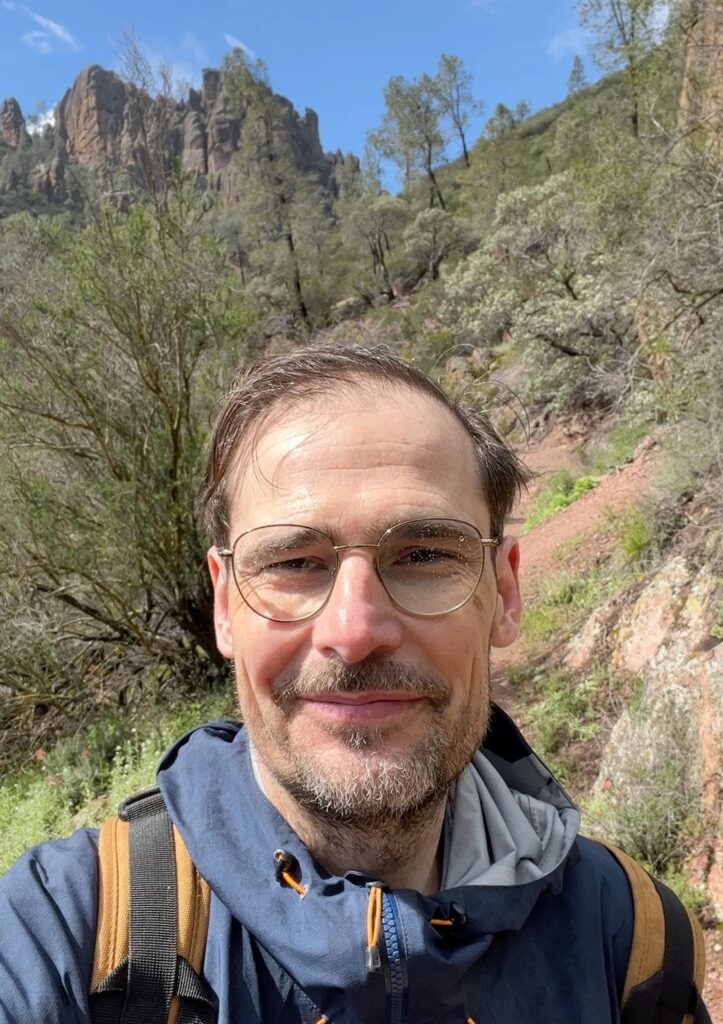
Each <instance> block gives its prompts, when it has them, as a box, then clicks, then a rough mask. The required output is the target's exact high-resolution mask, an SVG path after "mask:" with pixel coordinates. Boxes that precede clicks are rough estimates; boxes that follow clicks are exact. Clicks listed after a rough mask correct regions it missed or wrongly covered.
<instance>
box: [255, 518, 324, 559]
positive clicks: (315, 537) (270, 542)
mask: <svg viewBox="0 0 723 1024" xmlns="http://www.w3.org/2000/svg"><path fill="white" fill-rule="evenodd" d="M271 525H276V524H271ZM285 525H286V524H285V523H279V524H278V526H277V529H279V530H282V529H283V528H284V526H285ZM264 529H268V527H260V528H259V529H258V530H250V531H249V534H248V536H249V539H250V540H251V542H252V543H253V542H254V541H255V542H256V543H255V544H254V550H255V551H257V552H262V553H268V554H274V553H276V552H280V551H290V550H292V549H293V548H298V547H303V546H304V545H305V544H312V543H314V542H316V543H318V542H319V533H320V532H322V533H323V532H325V531H323V530H322V531H319V530H318V529H316V528H314V527H311V526H296V525H295V524H293V523H290V524H289V527H288V532H284V533H281V532H279V533H278V534H277V535H275V536H271V537H269V536H267V537H264V536H263V534H262V531H263V530H264ZM254 533H258V534H259V536H258V537H256V538H254V536H253V534H254Z"/></svg>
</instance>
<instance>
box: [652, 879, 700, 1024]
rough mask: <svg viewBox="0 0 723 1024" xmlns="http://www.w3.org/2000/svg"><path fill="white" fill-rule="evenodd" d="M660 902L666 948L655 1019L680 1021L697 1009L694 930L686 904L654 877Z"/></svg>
mask: <svg viewBox="0 0 723 1024" xmlns="http://www.w3.org/2000/svg"><path fill="white" fill-rule="evenodd" d="M653 881H654V883H655V888H656V889H657V891H658V895H659V896H660V902H661V903H662V904H663V915H664V917H665V951H664V953H663V970H662V975H663V977H662V983H661V987H660V1001H659V1005H658V1015H657V1018H656V1020H657V1021H659V1022H660V1024H682V1021H683V1018H684V1017H685V1015H686V1014H688V1013H690V1014H692V1013H694V1012H695V1008H696V990H695V980H694V979H695V948H694V945H693V929H692V927H691V923H690V919H689V918H688V914H687V913H686V910H685V907H684V906H683V904H682V903H681V902H680V900H679V899H678V897H677V896H676V895H675V894H674V893H673V892H671V890H670V889H669V888H668V886H667V885H664V884H663V883H662V882H659V881H658V880H657V879H653Z"/></svg>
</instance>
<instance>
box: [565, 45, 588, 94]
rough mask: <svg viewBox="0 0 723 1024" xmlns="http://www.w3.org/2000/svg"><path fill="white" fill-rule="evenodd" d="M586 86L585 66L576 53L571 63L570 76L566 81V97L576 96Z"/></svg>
mask: <svg viewBox="0 0 723 1024" xmlns="http://www.w3.org/2000/svg"><path fill="white" fill-rule="evenodd" d="M586 86H587V78H586V77H585V65H584V64H583V62H582V57H581V56H580V54H579V53H576V54H575V57H574V60H573V62H572V68H571V69H570V76H569V78H568V80H567V95H568V96H577V94H578V93H579V92H582V90H583V89H584V88H585V87H586Z"/></svg>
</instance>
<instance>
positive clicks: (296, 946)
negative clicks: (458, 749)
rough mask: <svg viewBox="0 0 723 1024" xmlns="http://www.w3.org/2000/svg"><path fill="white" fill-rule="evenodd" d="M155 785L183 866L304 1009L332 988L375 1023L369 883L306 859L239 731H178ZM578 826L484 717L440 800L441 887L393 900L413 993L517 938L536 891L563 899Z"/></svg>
mask: <svg viewBox="0 0 723 1024" xmlns="http://www.w3.org/2000/svg"><path fill="white" fill-rule="evenodd" d="M158 782H159V785H160V787H161V790H162V792H163V796H164V798H165V801H166V805H167V807H168V810H169V813H170V814H171V817H172V818H173V820H174V822H175V824H176V826H177V827H178V829H179V831H180V832H181V835H182V836H183V839H184V841H185V843H186V846H187V847H188V849H189V851H190V854H191V857H192V858H193V860H194V862H195V864H196V866H197V868H198V870H199V871H200V873H201V874H202V875H203V877H204V878H205V879H206V880H207V881H208V882H209V884H210V886H211V888H212V890H213V892H214V894H215V896H216V897H217V898H218V899H219V900H220V901H221V902H222V903H223V904H224V906H225V907H226V909H227V911H228V912H229V913H230V914H231V915H232V916H233V917H234V918H236V919H237V920H238V921H240V922H241V924H242V925H243V927H244V928H245V929H246V930H247V931H248V932H249V933H250V935H251V936H252V937H253V938H254V939H255V940H256V941H257V942H258V943H259V944H260V945H261V946H262V947H263V948H264V949H265V950H267V951H271V952H272V954H273V956H274V958H275V959H276V961H277V962H278V963H279V964H280V965H281V966H282V967H283V969H284V970H285V971H287V973H288V974H289V975H290V976H291V977H293V978H294V979H295V980H296V981H297V983H298V984H299V985H300V986H301V987H302V988H303V989H304V991H305V992H307V993H308V994H309V997H310V998H312V999H314V998H315V997H321V994H322V993H323V995H324V999H325V1001H326V1004H327V1005H328V1003H329V989H330V988H334V989H336V990H337V992H338V993H339V999H340V1000H343V1003H344V1004H347V1005H348V1004H349V1002H350V1001H351V1002H352V1003H353V1002H354V1001H355V994H356V995H357V996H358V998H359V1001H360V1003H361V1002H363V1005H364V1014H365V1015H366V1017H367V1019H375V1018H374V1017H373V1007H372V1006H370V1004H369V998H368V993H367V994H365V995H364V996H362V993H363V992H364V988H365V987H366V988H368V985H367V984H366V983H367V978H368V964H367V960H366V953H367V934H366V920H367V909H368V904H369V891H370V889H369V885H370V882H373V881H374V880H370V879H368V878H365V877H363V876H361V875H359V874H357V873H354V872H350V873H348V874H347V875H345V876H342V877H339V876H336V875H331V874H329V873H328V872H327V871H325V870H324V869H323V868H322V867H321V866H320V865H319V864H318V863H317V862H316V861H315V860H314V858H313V857H312V856H311V854H310V852H309V851H308V849H307V848H306V847H305V846H304V844H303V843H302V842H301V840H300V839H299V837H298V836H297V835H296V833H295V832H294V831H293V830H292V829H291V827H290V826H289V824H288V823H287V822H286V821H285V819H284V818H283V817H282V816H281V815H280V814H279V813H278V812H277V811H276V809H275V808H274V807H273V806H272V804H271V803H270V802H269V801H268V799H267V798H266V797H265V795H264V794H263V792H262V791H261V789H260V788H259V786H258V784H257V782H256V779H255V776H254V772H253V767H252V752H251V749H250V744H249V737H248V733H247V731H246V730H245V729H243V728H242V727H241V726H240V725H239V724H238V723H233V722H215V723H211V724H210V725H206V726H202V727H201V728H199V729H196V730H194V731H193V732H191V733H188V734H187V735H186V736H184V737H183V738H182V739H180V740H179V741H178V742H177V743H176V744H174V746H173V747H171V748H170V750H169V751H168V752H167V753H166V754H165V756H164V758H163V760H162V761H161V765H160V767H159V772H158ZM579 822H580V813H579V811H578V809H577V807H576V806H575V804H574V803H573V802H572V801H571V799H570V798H569V796H568V795H567V794H566V793H565V791H564V789H563V788H562V787H561V786H560V785H559V784H558V783H557V782H556V781H555V780H554V778H553V777H552V775H551V774H550V772H549V770H548V769H547V768H546V767H545V765H544V764H543V763H542V762H541V761H540V759H539V758H538V757H537V756H536V755H535V754H534V753H533V751H532V750H531V748H530V747H529V746H528V744H527V743H526V742H525V740H524V739H523V737H522V736H521V734H520V732H519V731H518V729H517V727H516V726H515V725H514V724H513V723H512V721H511V720H510V719H509V718H508V717H507V715H506V714H505V713H504V712H503V711H501V710H500V709H499V708H497V707H493V713H492V718H491V723H490V728H489V730H488V733H487V736H486V737H485V740H484V743H483V745H482V747H481V749H480V750H479V752H478V753H477V754H476V755H475V757H474V758H473V760H472V763H471V764H470V765H469V766H468V767H467V768H466V769H465V771H464V772H463V773H462V775H461V776H460V778H459V779H458V780H457V782H456V783H455V784H454V785H453V786H452V787H451V789H450V794H449V800H448V806H447V813H446V819H445V827H444V860H443V872H442V874H443V882H442V886H443V887H442V890H441V891H440V892H439V893H435V894H433V895H431V896H425V895H422V894H421V893H418V892H416V891H412V890H395V891H394V893H393V897H394V900H393V904H392V902H391V901H390V907H391V908H392V909H391V910H390V913H392V910H393V915H394V916H395V918H396V919H398V920H396V926H397V931H398V933H399V934H401V935H403V941H404V944H405V955H406V963H407V965H408V966H407V968H406V969H407V970H408V971H409V973H410V976H411V975H412V974H416V973H417V972H419V984H420V985H421V987H422V990H423V989H424V987H425V984H426V986H427V988H429V989H430V992H431V986H434V988H435V990H436V991H439V986H441V985H444V984H445V983H447V984H450V985H451V986H454V984H455V983H456V981H458V980H459V979H460V978H462V976H463V975H464V973H465V972H466V971H467V970H468V969H469V968H470V966H471V965H472V964H473V963H474V961H475V960H477V959H478V958H479V956H480V955H481V954H482V953H483V952H484V950H485V948H486V947H487V946H488V945H489V943H490V942H491V939H492V937H493V935H494V933H496V932H502V931H516V930H518V929H520V928H521V927H522V925H523V924H524V922H525V921H526V919H527V918H528V916H529V914H530V913H531V911H532V909H533V907H534V906H535V904H536V902H537V900H538V899H539V897H540V895H541V893H542V892H544V891H545V890H548V889H552V891H553V892H557V891H559V890H560V889H561V887H562V884H563V875H564V871H565V867H566V864H568V863H571V862H572V858H571V856H570V854H571V851H572V852H574V843H575V837H576V834H577V830H578V827H579ZM277 850H284V851H286V852H287V853H288V854H290V855H291V856H292V857H294V858H295V859H296V861H298V864H299V867H300V873H301V881H302V882H303V885H304V886H305V895H304V896H303V897H301V896H300V895H299V894H297V893H296V892H295V891H293V890H292V889H290V888H288V887H282V885H280V882H279V881H278V880H277V866H278V865H277V861H276V859H275V857H274V854H275V852H276V851H277ZM460 908H462V911H463V913H462V915H461V918H460V913H459V911H460ZM455 914H456V916H457V919H458V921H461V923H460V926H459V927H458V928H455V929H454V931H455V934H454V936H453V937H450V935H449V929H447V930H445V929H441V928H440V929H437V928H434V927H430V923H431V922H433V921H434V920H437V919H439V918H440V917H442V918H449V917H454V916H455ZM385 934H386V933H385ZM386 941H387V942H388V939H387V940H386ZM450 941H452V945H450ZM452 949H453V950H454V955H451V951H452ZM430 968H433V969H432V970H430ZM430 979H431V980H430Z"/></svg>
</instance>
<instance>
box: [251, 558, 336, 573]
mask: <svg viewBox="0 0 723 1024" xmlns="http://www.w3.org/2000/svg"><path fill="white" fill-rule="evenodd" d="M327 569H328V567H327V566H326V565H325V564H324V562H322V561H320V560H319V559H318V558H305V557H301V556H300V557H299V558H284V559H281V560H279V561H278V562H269V563H268V564H266V565H263V566H261V568H260V570H259V571H260V572H268V573H284V572H289V573H301V572H315V571H322V572H323V571H327Z"/></svg>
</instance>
